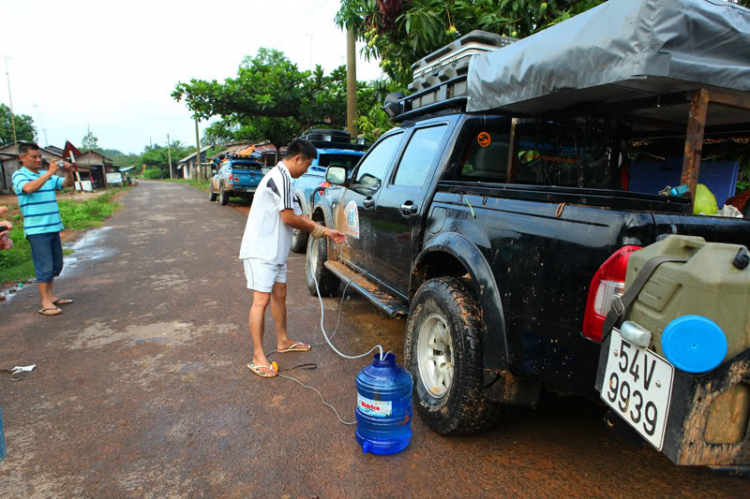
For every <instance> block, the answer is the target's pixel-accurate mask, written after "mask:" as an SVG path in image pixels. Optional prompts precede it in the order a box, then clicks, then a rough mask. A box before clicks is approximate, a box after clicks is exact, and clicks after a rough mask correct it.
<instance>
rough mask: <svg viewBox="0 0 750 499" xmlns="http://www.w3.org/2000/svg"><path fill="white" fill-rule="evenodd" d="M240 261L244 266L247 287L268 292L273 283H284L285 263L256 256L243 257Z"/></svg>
mask: <svg viewBox="0 0 750 499" xmlns="http://www.w3.org/2000/svg"><path fill="white" fill-rule="evenodd" d="M242 263H243V265H244V266H245V278H246V279H247V289H252V290H255V291H260V292H261V293H270V292H271V290H272V289H273V285H274V283H276V282H283V283H286V263H274V262H269V261H266V260H258V259H257V258H245V259H243V260H242Z"/></svg>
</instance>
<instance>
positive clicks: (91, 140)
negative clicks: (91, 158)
mask: <svg viewBox="0 0 750 499" xmlns="http://www.w3.org/2000/svg"><path fill="white" fill-rule="evenodd" d="M81 144H82V145H81V152H83V153H87V152H89V151H94V152H98V153H101V152H102V148H101V147H99V139H98V138H97V137H96V136H95V135H94V134H93V133H92V132H91V130H89V132H88V133H87V134H86V135H84V137H83V139H81Z"/></svg>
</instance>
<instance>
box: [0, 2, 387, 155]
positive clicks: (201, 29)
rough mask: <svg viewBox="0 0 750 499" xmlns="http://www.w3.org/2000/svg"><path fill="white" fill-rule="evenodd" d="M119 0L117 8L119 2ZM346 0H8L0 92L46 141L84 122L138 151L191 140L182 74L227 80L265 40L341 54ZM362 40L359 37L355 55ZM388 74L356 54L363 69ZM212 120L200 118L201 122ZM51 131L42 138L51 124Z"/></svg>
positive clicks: (370, 75) (320, 56) (329, 65)
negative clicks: (179, 92) (178, 95)
mask: <svg viewBox="0 0 750 499" xmlns="http://www.w3.org/2000/svg"><path fill="white" fill-rule="evenodd" d="M115 5H116V6H115ZM338 6H339V0H272V1H260V0H245V1H239V0H213V1H198V0H180V1H177V0H150V1H144V0H128V1H120V2H112V1H110V0H99V1H92V0H23V1H21V0H17V1H11V0H3V2H2V6H1V7H0V19H1V20H2V22H1V23H0V57H2V58H3V59H0V64H1V65H2V73H3V75H2V76H3V78H2V79H1V82H0V102H2V103H4V104H6V105H7V104H8V100H9V97H8V83H7V79H6V77H5V72H6V66H5V60H4V56H6V55H7V56H8V59H9V60H8V70H9V73H10V89H11V92H12V98H13V109H14V111H15V113H16V114H27V115H30V116H31V117H32V118H33V119H34V123H35V125H36V126H37V132H38V134H39V142H40V145H42V146H44V145H47V144H50V145H56V146H58V147H63V146H64V144H65V141H66V140H70V141H71V142H73V143H74V144H75V145H77V146H78V145H80V143H81V139H82V138H83V136H84V135H85V134H86V131H87V127H89V126H90V127H91V131H92V132H93V133H94V135H95V136H96V137H98V139H99V145H100V146H101V147H104V148H111V149H119V150H120V151H122V152H124V153H139V152H141V151H142V150H143V147H144V146H145V145H148V144H149V140H153V143H154V144H157V143H158V144H160V145H165V144H166V140H167V139H166V136H167V133H169V134H170V138H171V139H172V140H173V141H174V140H180V141H182V142H187V143H189V144H195V125H194V122H193V121H192V119H191V117H190V112H189V111H188V110H187V108H186V107H185V105H184V104H183V103H177V102H175V101H174V100H172V98H171V97H170V93H171V92H172V90H173V89H174V86H175V84H176V83H177V82H179V81H189V80H190V79H191V78H199V79H206V80H212V79H216V80H219V81H222V80H223V79H224V78H227V77H233V76H235V75H236V72H237V67H238V66H239V64H240V62H241V61H242V58H243V57H244V56H246V55H255V54H256V53H257V50H258V48H260V47H271V48H276V49H279V50H281V51H283V52H284V53H285V54H286V55H287V57H289V58H290V59H291V60H292V62H295V63H297V65H298V67H299V68H300V69H303V70H304V69H308V68H309V67H310V63H311V62H312V64H321V65H322V66H323V68H324V69H325V70H326V71H327V72H328V71H330V70H331V69H333V68H334V67H336V66H338V65H340V64H345V63H346V33H345V32H343V31H341V30H340V29H339V28H338V27H337V26H336V25H335V24H334V22H333V18H334V15H335V13H336V11H337V10H338ZM359 48H361V44H358V47H357V49H358V50H357V53H358V54H359ZM380 76H381V72H380V70H379V68H378V66H377V63H376V62H375V61H371V62H366V61H364V60H363V59H358V66H357V79H359V80H365V81H367V80H372V79H376V78H378V77H380ZM205 125H206V123H201V132H202V129H203V128H204V127H205ZM43 129H44V130H46V138H45V132H44V130H43Z"/></svg>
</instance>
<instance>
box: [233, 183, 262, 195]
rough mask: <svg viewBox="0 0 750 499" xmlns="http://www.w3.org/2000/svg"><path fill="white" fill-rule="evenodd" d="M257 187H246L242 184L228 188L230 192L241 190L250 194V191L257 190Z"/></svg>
mask: <svg viewBox="0 0 750 499" xmlns="http://www.w3.org/2000/svg"><path fill="white" fill-rule="evenodd" d="M257 188H258V187H257V186H255V187H245V186H242V185H233V186H231V187H230V186H227V187H226V190H227V191H230V192H241V193H245V194H250V193H253V192H255V190H256V189H257Z"/></svg>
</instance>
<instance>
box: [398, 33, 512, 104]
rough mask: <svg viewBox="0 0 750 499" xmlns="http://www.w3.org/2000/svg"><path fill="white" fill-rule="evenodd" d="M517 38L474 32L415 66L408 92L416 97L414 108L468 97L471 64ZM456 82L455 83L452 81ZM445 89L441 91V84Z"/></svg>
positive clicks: (423, 59)
mask: <svg viewBox="0 0 750 499" xmlns="http://www.w3.org/2000/svg"><path fill="white" fill-rule="evenodd" d="M515 41H516V39H515V38H510V37H507V36H500V35H496V34H494V33H488V32H486V31H480V30H474V31H472V32H470V33H469V34H467V35H464V36H462V37H461V38H459V39H458V40H455V41H454V42H452V43H450V44H448V45H446V46H445V47H442V48H440V49H438V50H436V51H435V52H433V53H431V54H430V55H428V56H427V57H424V58H422V59H420V60H419V61H417V62H415V63H414V64H413V65H412V67H411V68H412V72H413V75H414V76H413V81H412V83H411V84H409V91H410V92H412V93H414V94H419V95H415V96H414V97H415V98H414V99H413V100H412V103H411V109H419V108H421V107H425V106H428V105H431V104H434V103H436V102H439V101H441V100H446V99H450V98H454V97H460V96H464V95H466V92H467V86H466V80H465V78H461V77H465V76H466V74H467V73H468V70H469V61H470V60H471V59H472V58H473V57H474V56H477V55H481V54H486V53H487V52H491V51H494V50H497V49H498V48H502V47H505V46H507V45H510V44H511V43H513V42H515ZM452 80H455V81H452ZM444 83H445V84H447V85H445V87H446V88H444V90H443V91H442V92H440V93H439V92H438V87H440V86H441V85H442V84H444Z"/></svg>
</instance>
